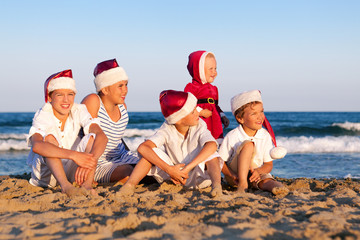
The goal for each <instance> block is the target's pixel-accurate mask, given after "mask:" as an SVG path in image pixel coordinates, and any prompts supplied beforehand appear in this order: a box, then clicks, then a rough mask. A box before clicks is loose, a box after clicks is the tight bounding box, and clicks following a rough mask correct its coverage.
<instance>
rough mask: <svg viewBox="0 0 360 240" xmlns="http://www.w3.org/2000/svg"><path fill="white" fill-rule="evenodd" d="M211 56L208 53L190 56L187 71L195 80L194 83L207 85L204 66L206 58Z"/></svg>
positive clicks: (198, 52) (196, 53) (201, 52)
mask: <svg viewBox="0 0 360 240" xmlns="http://www.w3.org/2000/svg"><path fill="white" fill-rule="evenodd" d="M207 54H209V52H206V51H196V52H193V53H191V54H190V55H189V63H188V65H187V69H188V71H189V73H190V75H191V77H192V78H193V81H196V82H198V83H201V84H205V83H206V78H205V72H204V66H205V57H206V55H207Z"/></svg>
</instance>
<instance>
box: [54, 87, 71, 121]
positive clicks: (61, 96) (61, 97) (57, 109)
mask: <svg viewBox="0 0 360 240" xmlns="http://www.w3.org/2000/svg"><path fill="white" fill-rule="evenodd" d="M74 99H75V92H74V91H73V90H70V89H57V90H54V91H53V92H51V93H50V94H49V102H50V104H51V105H52V108H53V112H54V115H55V117H56V118H58V119H59V120H65V119H66V118H67V116H68V115H69V113H70V110H71V107H72V106H73V104H74Z"/></svg>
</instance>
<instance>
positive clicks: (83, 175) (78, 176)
mask: <svg viewBox="0 0 360 240" xmlns="http://www.w3.org/2000/svg"><path fill="white" fill-rule="evenodd" d="M89 173H90V169H88V168H82V167H78V168H77V169H76V173H75V182H76V183H77V184H79V185H80V186H81V185H82V184H83V183H84V182H85V180H86V179H87V176H88V174H89Z"/></svg>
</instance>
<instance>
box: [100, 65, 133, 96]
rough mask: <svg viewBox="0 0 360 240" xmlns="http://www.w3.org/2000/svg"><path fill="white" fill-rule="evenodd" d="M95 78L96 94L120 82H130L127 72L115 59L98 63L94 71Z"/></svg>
mask: <svg viewBox="0 0 360 240" xmlns="http://www.w3.org/2000/svg"><path fill="white" fill-rule="evenodd" d="M94 77H95V79H94V83H95V87H96V92H100V90H101V89H103V88H104V87H107V86H111V85H113V84H114V83H117V82H119V81H123V80H128V76H127V74H126V72H125V70H124V69H123V68H122V67H120V66H119V64H118V63H117V61H116V59H115V58H114V59H110V60H106V61H103V62H101V63H98V64H97V65H96V67H95V69H94Z"/></svg>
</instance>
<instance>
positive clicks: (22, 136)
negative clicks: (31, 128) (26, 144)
mask: <svg viewBox="0 0 360 240" xmlns="http://www.w3.org/2000/svg"><path fill="white" fill-rule="evenodd" d="M27 135H28V134H25V133H20V134H16V133H2V134H0V140H10V139H15V140H25V139H26V137H27Z"/></svg>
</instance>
